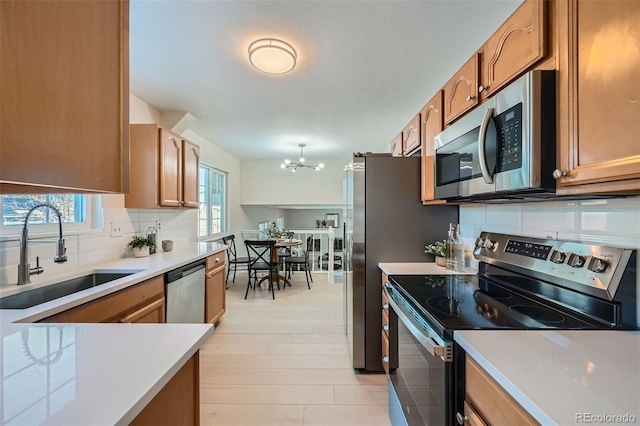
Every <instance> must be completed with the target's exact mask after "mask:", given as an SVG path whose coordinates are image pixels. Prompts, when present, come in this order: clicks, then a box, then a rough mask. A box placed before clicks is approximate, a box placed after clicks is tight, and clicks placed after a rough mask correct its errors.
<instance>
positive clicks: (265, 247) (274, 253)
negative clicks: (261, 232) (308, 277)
mask: <svg viewBox="0 0 640 426" xmlns="http://www.w3.org/2000/svg"><path fill="white" fill-rule="evenodd" d="M244 244H245V246H246V247H247V253H248V254H249V259H251V261H250V262H249V280H248V282H247V291H246V292H245V293H244V298H245V299H246V298H247V295H248V294H249V289H250V288H251V274H252V273H253V289H254V290H255V289H256V282H257V281H258V271H266V272H267V273H268V277H269V278H268V279H269V285H270V286H271V296H272V298H273V299H275V298H276V293H275V291H274V284H276V285H277V286H278V290H280V280H279V278H278V275H279V265H280V262H279V261H278V250H277V248H276V242H275V241H274V240H245V241H244ZM285 285H286V284H285Z"/></svg>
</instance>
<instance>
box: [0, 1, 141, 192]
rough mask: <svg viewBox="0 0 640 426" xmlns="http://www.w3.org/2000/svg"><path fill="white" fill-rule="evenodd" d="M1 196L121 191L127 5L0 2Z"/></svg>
mask: <svg viewBox="0 0 640 426" xmlns="http://www.w3.org/2000/svg"><path fill="white" fill-rule="evenodd" d="M0 28H2V31H1V32H0V51H1V52H2V60H1V61H0V122H2V126H0V192H3V193H20V192H22V193H24V192H35V191H37V192H61V191H62V190H64V192H120V193H122V192H126V190H127V189H128V186H127V185H128V179H129V162H128V159H129V154H128V151H129V2H128V1H126V0H108V1H66V0H52V1H11V0H7V1H0Z"/></svg>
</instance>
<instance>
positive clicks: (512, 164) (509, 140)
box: [494, 103, 522, 173]
mask: <svg viewBox="0 0 640 426" xmlns="http://www.w3.org/2000/svg"><path fill="white" fill-rule="evenodd" d="M494 121H495V125H496V134H497V139H498V140H497V148H498V153H497V154H498V156H497V157H498V161H497V163H496V172H497V173H499V172H506V171H509V170H516V169H519V168H520V167H522V103H519V104H518V105H515V106H513V107H511V108H509V109H508V110H506V111H505V112H503V113H502V114H498V115H496V117H495V118H494Z"/></svg>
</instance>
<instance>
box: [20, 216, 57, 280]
mask: <svg viewBox="0 0 640 426" xmlns="http://www.w3.org/2000/svg"><path fill="white" fill-rule="evenodd" d="M40 207H46V208H48V209H49V210H53V211H54V212H55V214H56V215H57V216H58V226H59V230H60V234H59V235H58V239H57V240H56V241H52V240H31V242H34V243H56V244H57V245H56V256H55V257H54V258H53V261H54V262H56V263H64V262H66V261H67V256H66V253H67V249H66V247H65V246H64V239H63V238H62V217H61V216H60V212H59V211H58V209H56V208H55V207H54V206H52V205H51V204H49V203H38V204H36V205H35V206H33V207H32V208H31V210H29V213H27V217H25V218H24V225H23V226H22V233H21V234H20V264H19V265H18V285H23V284H30V283H31V278H30V277H31V275H34V274H41V273H43V272H44V269H42V267H40V259H39V258H38V257H36V267H35V268H31V265H29V228H27V224H28V222H29V216H31V213H32V212H33V211H34V210H35V209H38V208H40Z"/></svg>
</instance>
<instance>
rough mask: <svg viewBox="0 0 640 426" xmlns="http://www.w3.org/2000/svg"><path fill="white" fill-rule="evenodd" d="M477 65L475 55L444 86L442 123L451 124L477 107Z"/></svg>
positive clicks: (477, 59)
mask: <svg viewBox="0 0 640 426" xmlns="http://www.w3.org/2000/svg"><path fill="white" fill-rule="evenodd" d="M478 63H479V55H478V54H475V55H473V57H472V58H471V59H469V60H468V61H467V63H465V64H464V65H463V66H462V68H460V70H459V71H458V72H457V73H456V74H455V75H454V76H453V77H451V79H450V80H449V81H448V82H447V84H445V85H444V88H443V91H444V122H445V124H449V123H451V122H452V121H453V120H455V119H456V118H458V117H460V116H461V115H462V114H464V113H465V112H467V111H469V110H470V109H471V108H473V107H474V106H476V105H478Z"/></svg>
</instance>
